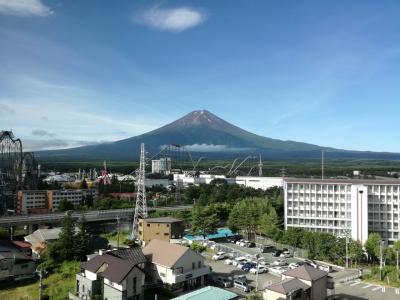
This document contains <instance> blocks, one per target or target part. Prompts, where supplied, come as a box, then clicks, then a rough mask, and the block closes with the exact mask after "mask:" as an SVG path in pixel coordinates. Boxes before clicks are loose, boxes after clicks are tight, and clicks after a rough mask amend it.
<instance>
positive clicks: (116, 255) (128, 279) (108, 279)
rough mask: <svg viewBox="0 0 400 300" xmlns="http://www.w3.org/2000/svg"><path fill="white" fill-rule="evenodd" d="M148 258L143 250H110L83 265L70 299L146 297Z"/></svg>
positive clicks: (116, 299) (130, 298) (111, 299)
mask: <svg viewBox="0 0 400 300" xmlns="http://www.w3.org/2000/svg"><path fill="white" fill-rule="evenodd" d="M145 262H146V258H145V256H144V255H143V253H142V251H141V249H140V248H127V249H121V250H115V251H108V252H106V253H104V254H103V253H101V255H97V256H95V257H92V258H91V259H90V260H89V261H86V262H84V263H82V264H81V268H82V271H81V272H80V273H78V274H76V291H75V293H74V294H71V293H70V299H93V297H94V296H96V295H97V297H98V295H102V299H104V300H134V299H135V300H136V299H142V298H143V285H144V282H145V274H144V272H143V268H144V264H145Z"/></svg>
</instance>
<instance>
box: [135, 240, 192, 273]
mask: <svg viewBox="0 0 400 300" xmlns="http://www.w3.org/2000/svg"><path fill="white" fill-rule="evenodd" d="M186 251H189V248H188V247H185V246H181V245H176V244H170V243H169V242H166V241H160V240H155V239H154V240H151V241H150V242H149V243H148V244H147V246H146V247H144V248H143V254H144V255H145V256H146V257H147V259H148V260H149V261H151V262H152V263H155V264H157V265H162V266H165V267H172V266H173V265H174V264H175V263H176V262H177V261H178V259H180V258H181V257H182V256H183V255H184V254H185V253H186Z"/></svg>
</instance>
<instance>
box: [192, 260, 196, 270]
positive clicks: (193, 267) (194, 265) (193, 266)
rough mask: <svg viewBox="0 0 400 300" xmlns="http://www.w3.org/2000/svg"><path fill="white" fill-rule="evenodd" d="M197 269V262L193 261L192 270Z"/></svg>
mask: <svg viewBox="0 0 400 300" xmlns="http://www.w3.org/2000/svg"><path fill="white" fill-rule="evenodd" d="M194 269H196V263H194V262H193V263H192V270H194Z"/></svg>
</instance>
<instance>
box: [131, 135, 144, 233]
mask: <svg viewBox="0 0 400 300" xmlns="http://www.w3.org/2000/svg"><path fill="white" fill-rule="evenodd" d="M145 172H146V158H145V150H144V144H143V143H142V144H141V145H140V165H139V171H138V174H137V194H136V206H135V216H134V217H133V226H132V233H131V238H132V240H133V239H137V238H138V237H139V219H145V218H147V202H146V187H145V182H144V181H145V174H146V173H145Z"/></svg>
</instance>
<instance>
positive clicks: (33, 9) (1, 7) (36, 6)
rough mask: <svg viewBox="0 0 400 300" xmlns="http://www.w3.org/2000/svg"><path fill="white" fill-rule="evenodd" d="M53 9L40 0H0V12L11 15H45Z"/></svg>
mask: <svg viewBox="0 0 400 300" xmlns="http://www.w3.org/2000/svg"><path fill="white" fill-rule="evenodd" d="M52 13H53V11H52V10H51V9H50V7H48V6H47V5H45V4H43V3H42V1H41V0H0V14H4V15H11V16H21V17H28V16H37V17H45V16H48V15H51V14H52Z"/></svg>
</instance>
